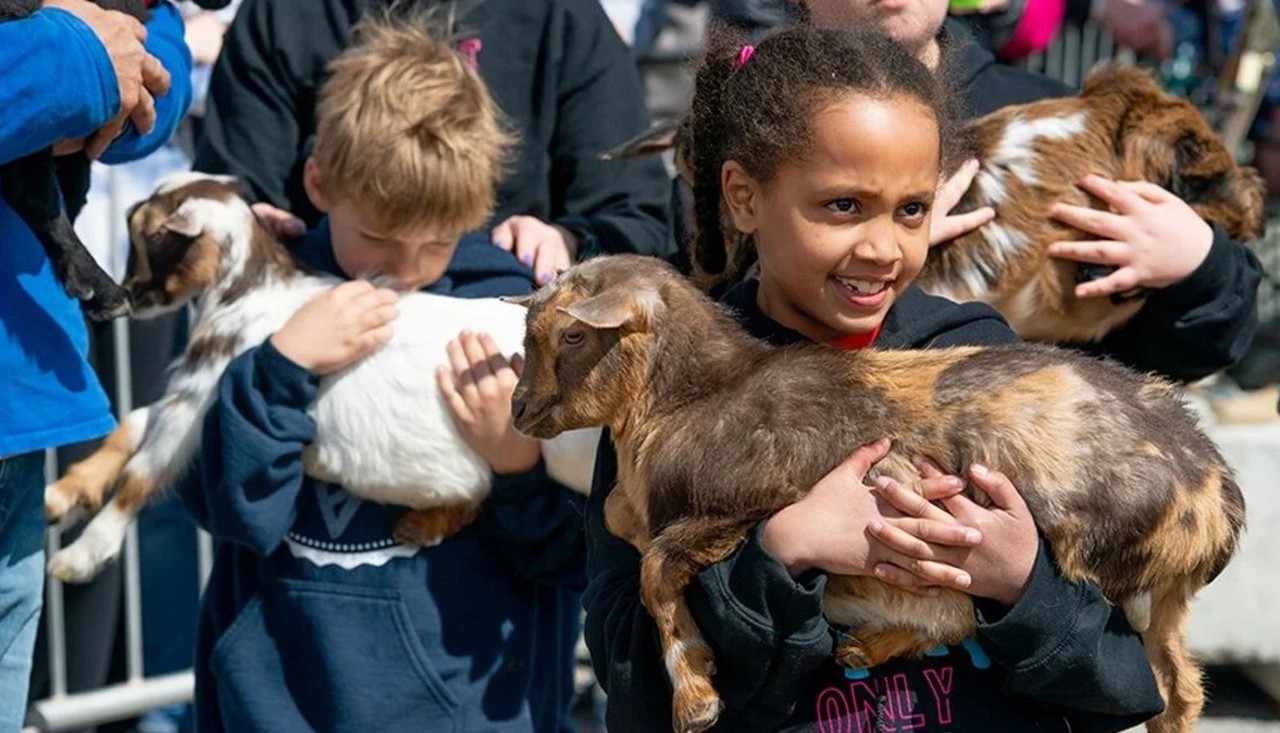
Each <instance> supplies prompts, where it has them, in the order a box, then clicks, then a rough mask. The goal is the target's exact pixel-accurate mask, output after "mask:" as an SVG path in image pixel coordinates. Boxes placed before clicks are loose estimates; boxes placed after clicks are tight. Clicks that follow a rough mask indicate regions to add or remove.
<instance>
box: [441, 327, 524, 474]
mask: <svg viewBox="0 0 1280 733" xmlns="http://www.w3.org/2000/svg"><path fill="white" fill-rule="evenodd" d="M448 351H449V364H450V365H451V368H450V367H440V368H439V369H437V370H436V381H437V382H438V383H439V384H440V392H441V393H443V394H444V401H445V404H446V405H448V407H449V412H450V413H452V414H453V422H454V424H455V425H457V426H458V432H460V433H462V438H463V440H466V441H467V445H469V446H471V449H472V450H474V451H475V452H476V453H479V454H480V457H481V458H483V459H485V461H487V462H488V463H489V465H490V466H491V467H492V468H493V472H494V473H499V474H514V473H524V472H526V471H531V470H533V467H534V466H536V465H538V458H539V457H540V456H541V455H542V444H541V443H539V442H538V441H537V440H534V439H533V438H530V437H527V436H524V435H521V434H520V433H517V432H516V429H515V426H514V425H512V423H511V393H512V392H515V389H516V382H517V381H518V380H519V379H520V372H521V371H522V370H523V369H524V360H522V359H521V358H520V356H519V355H517V356H514V357H512V359H511V361H507V359H506V357H504V356H503V355H502V352H500V351H499V350H498V345H497V344H496V343H494V341H493V339H492V338H490V337H489V335H488V334H480V335H476V334H473V333H471V332H470V331H463V332H462V333H460V334H458V338H457V339H456V340H454V341H450V342H449V346H448Z"/></svg>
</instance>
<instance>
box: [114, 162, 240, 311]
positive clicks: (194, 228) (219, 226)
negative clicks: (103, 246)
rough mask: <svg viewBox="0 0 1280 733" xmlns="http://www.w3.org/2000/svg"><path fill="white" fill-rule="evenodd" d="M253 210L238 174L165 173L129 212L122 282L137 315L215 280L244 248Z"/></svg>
mask: <svg viewBox="0 0 1280 733" xmlns="http://www.w3.org/2000/svg"><path fill="white" fill-rule="evenodd" d="M253 228H254V220H253V213H252V212H251V211H250V210H249V206H248V204H246V203H245V201H244V199H242V198H241V197H240V194H239V186H238V184H237V182H236V180H235V179H233V178H229V177H226V176H207V175H202V174H194V173H182V174H177V175H174V176H170V177H169V178H166V179H165V180H164V181H162V182H161V183H160V185H159V186H157V187H156V190H155V192H154V193H152V194H151V196H150V197H149V198H147V199H145V200H143V201H140V202H138V203H137V204H134V206H133V207H132V208H131V209H129V213H128V229H129V242H130V251H129V265H128V270H127V273H126V275H125V282H124V286H125V288H126V289H127V290H128V291H129V297H130V298H131V299H132V301H133V308H134V311H133V312H134V316H135V317H140V318H152V317H155V316H158V315H160V314H162V313H168V312H170V311H173V310H176V309H177V308H179V307H181V306H182V305H183V304H184V303H186V302H187V301H188V300H190V299H192V298H194V297H196V296H198V295H200V294H201V293H204V292H206V291H208V290H209V289H210V288H213V287H214V286H215V285H217V284H218V283H219V282H220V281H221V280H222V279H223V278H224V277H225V276H226V275H227V274H228V269H229V268H228V264H229V262H230V261H231V260H232V259H234V258H236V257H243V256H244V253H242V252H239V251H236V250H237V249H238V248H240V247H241V246H247V244H245V243H242V242H239V241H237V240H241V239H243V240H247V239H249V238H250V237H251V235H252V232H253Z"/></svg>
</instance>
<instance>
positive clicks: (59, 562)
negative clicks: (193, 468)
mask: <svg viewBox="0 0 1280 733" xmlns="http://www.w3.org/2000/svg"><path fill="white" fill-rule="evenodd" d="M201 397H202V398H203V399H201V400H200V401H199V402H197V401H196V399H195V398H193V397H191V396H184V395H183V393H181V392H179V393H178V394H175V395H171V396H168V397H165V398H164V399H163V400H162V401H161V402H160V403H159V404H157V405H154V406H153V407H152V411H151V419H150V420H149V422H148V425H147V428H146V432H145V433H144V434H143V438H142V444H141V446H140V447H139V448H138V450H137V452H136V453H134V454H133V457H132V458H130V459H129V461H128V463H126V464H125V467H124V471H123V474H122V476H121V479H120V488H119V490H118V491H117V492H116V495H115V497H113V498H112V500H111V503H109V504H108V505H107V506H106V507H105V508H104V509H103V510H102V511H101V512H99V513H98V515H97V516H96V517H94V518H93V520H92V521H90V522H89V525H88V526H87V527H85V529H84V532H83V533H81V535H80V537H79V538H77V539H76V541H75V542H73V543H72V544H71V545H70V546H68V547H64V548H62V549H61V550H59V551H58V552H56V553H54V555H53V557H52V558H50V560H49V573H50V574H52V575H53V576H54V577H56V578H58V579H60V580H63V581H67V582H72V583H82V582H85V581H87V580H89V579H91V578H93V577H94V576H95V575H97V574H98V571H99V570H101V569H102V566H103V565H105V564H106V563H107V562H108V561H110V560H111V559H112V558H114V557H115V556H116V555H117V554H118V553H119V552H120V547H121V545H122V544H123V543H124V538H125V533H126V532H127V531H128V529H129V523H130V522H132V521H133V518H134V517H135V516H137V513H138V510H140V509H141V508H142V506H143V505H144V504H146V503H147V501H148V500H149V499H150V498H151V497H152V496H153V495H155V494H156V493H157V492H159V491H162V490H164V489H166V488H168V487H169V486H170V485H171V484H172V482H173V481H174V480H175V479H176V478H177V477H178V476H179V475H180V474H181V473H182V469H184V468H186V466H187V465H188V464H189V463H190V461H191V459H192V457H193V456H194V455H195V453H196V449H197V447H198V446H199V444H200V434H201V427H202V425H203V422H204V420H203V417H204V410H205V407H206V405H207V404H208V399H207V396H204V395H202V396H201Z"/></svg>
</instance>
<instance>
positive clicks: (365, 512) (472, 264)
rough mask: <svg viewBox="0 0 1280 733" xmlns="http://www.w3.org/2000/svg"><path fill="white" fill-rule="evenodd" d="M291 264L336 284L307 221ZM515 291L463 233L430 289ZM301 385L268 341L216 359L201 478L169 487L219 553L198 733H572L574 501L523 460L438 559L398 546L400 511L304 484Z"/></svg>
mask: <svg viewBox="0 0 1280 733" xmlns="http://www.w3.org/2000/svg"><path fill="white" fill-rule="evenodd" d="M297 253H298V254H299V255H300V257H301V258H302V259H303V260H304V261H306V262H307V263H308V264H309V265H311V266H313V267H315V268H317V269H322V270H326V271H328V272H332V273H334V274H339V275H340V274H341V272H340V270H339V269H338V267H337V264H336V263H335V262H334V260H333V256H332V251H331V249H330V246H329V242H328V236H327V232H326V231H325V229H324V228H323V227H322V228H321V229H319V230H317V231H315V232H313V233H312V234H311V235H308V237H307V238H305V239H304V240H303V242H302V243H301V245H300V247H299V249H298V252H297ZM531 289H532V281H531V279H530V276H529V271H528V270H527V269H525V268H522V267H521V266H520V265H519V264H518V263H517V261H516V259H515V258H514V257H513V256H511V255H510V254H508V253H506V252H504V251H502V250H500V249H498V248H496V247H493V246H492V245H490V244H489V243H488V242H487V241H485V240H483V239H479V238H468V239H464V240H463V243H462V244H460V245H459V248H458V251H457V253H456V254H455V255H454V258H453V261H452V263H451V265H450V267H449V270H448V271H447V273H446V275H445V276H444V277H443V278H442V279H441V280H440V281H438V282H437V283H436V284H435V285H433V286H432V287H430V288H429V290H430V291H431V292H436V293H440V294H447V295H453V296H459V297H486V296H496V295H517V294H522V293H527V292H529V291H530V290H531ZM422 378H423V380H424V381H427V382H432V381H433V379H434V378H433V377H432V375H430V374H424V375H422ZM316 389H317V379H316V377H315V376H314V375H312V374H311V373H309V372H307V371H306V370H304V369H302V368H300V367H298V366H297V365H295V364H294V363H292V362H290V361H289V360H288V359H286V358H285V357H284V356H282V355H281V354H280V353H279V352H278V351H276V350H275V349H274V348H273V347H272V346H271V344H270V342H269V341H268V342H265V343H264V344H262V345H261V346H259V347H257V348H254V349H252V350H250V351H248V352H246V353H245V354H242V355H241V356H239V357H238V358H236V359H235V360H233V361H232V362H231V364H230V365H229V367H228V368H227V371H226V372H225V373H224V374H223V377H222V380H221V382H220V383H219V385H218V394H217V399H216V401H215V403H214V405H213V407H212V408H211V409H210V411H209V413H208V415H207V417H206V420H205V426H204V437H203V444H202V451H201V455H202V457H203V459H202V462H203V464H204V465H203V468H202V470H201V472H200V480H198V481H192V482H189V484H190V485H188V486H186V487H183V488H182V489H181V491H182V493H183V498H184V500H185V501H186V503H187V506H188V508H189V510H190V511H191V512H192V514H193V515H194V516H195V518H196V520H197V521H198V522H199V523H200V524H201V525H202V526H203V527H205V528H206V529H208V530H209V531H210V532H211V533H212V534H213V535H214V537H215V538H217V539H218V540H219V546H218V549H217V554H216V558H215V561H214V568H213V573H212V575H211V577H210V580H209V585H208V587H207V589H206V591H205V596H204V601H203V603H202V608H201V617H200V625H199V632H198V638H197V646H196V666H195V668H196V715H197V726H196V727H197V729H198V730H201V731H205V732H206V733H213V732H215V731H224V730H225V731H234V732H235V733H253V732H254V731H271V733H284V732H290V731H312V730H315V731H334V732H335V733H336V732H346V731H349V732H351V733H365V732H367V731H379V733H383V732H387V733H394V732H395V731H406V732H409V731H412V732H413V733H418V732H420V731H453V732H455V733H481V732H486V733H488V732H493V733H530V732H532V731H537V732H538V733H561V732H562V731H571V730H572V728H571V727H568V707H569V703H570V699H571V696H572V663H573V648H574V643H575V641H576V639H577V631H578V613H579V609H580V606H579V602H580V597H579V590H580V589H581V587H582V586H583V584H584V583H585V562H586V547H585V535H584V528H583V519H582V501H581V498H580V497H578V496H577V495H575V494H573V493H572V492H570V491H569V490H568V489H566V488H564V487H562V486H560V485H558V484H555V483H553V482H552V481H550V480H549V479H548V478H547V477H546V475H545V472H544V471H543V469H542V467H541V466H539V467H538V468H535V469H534V470H533V471H532V472H530V473H528V474H525V475H519V476H511V477H499V478H496V479H495V483H494V486H493V491H492V494H491V496H490V497H489V499H488V500H487V501H486V502H485V504H484V505H483V509H482V511H481V514H480V517H479V519H477V521H476V522H475V523H474V524H472V525H471V526H469V527H467V528H465V529H463V530H462V531H461V532H459V533H458V534H456V535H454V536H453V537H450V538H448V539H446V540H445V541H444V542H442V543H440V544H439V545H437V546H435V547H431V548H427V549H423V550H415V549H413V548H408V547H404V546H402V545H398V544H396V543H395V541H394V540H392V539H391V532H392V528H393V527H394V525H395V523H396V521H397V520H398V519H399V518H400V517H401V516H402V515H403V513H404V511H405V510H404V509H402V508H397V507H392V506H384V505H379V504H374V503H371V502H364V501H361V500H359V499H357V498H356V497H354V496H352V495H351V494H348V493H347V492H346V491H344V490H343V489H342V488H341V487H339V486H335V485H332V484H327V483H322V482H318V481H314V480H312V479H310V478H308V477H306V476H304V475H303V472H302V467H301V451H302V448H303V446H305V445H306V444H307V443H309V442H310V441H311V440H312V439H313V438H314V436H315V429H316V426H315V423H314V421H313V420H312V419H311V418H310V417H309V416H308V415H307V413H306V408H307V406H308V404H309V403H310V402H311V401H312V399H313V398H314V397H315V394H316Z"/></svg>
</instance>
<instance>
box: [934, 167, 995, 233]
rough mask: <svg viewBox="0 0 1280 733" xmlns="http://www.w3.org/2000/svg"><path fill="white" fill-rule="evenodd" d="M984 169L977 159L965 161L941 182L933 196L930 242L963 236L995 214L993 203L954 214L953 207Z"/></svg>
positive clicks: (989, 219) (992, 217)
mask: <svg viewBox="0 0 1280 733" xmlns="http://www.w3.org/2000/svg"><path fill="white" fill-rule="evenodd" d="M981 169H982V166H981V165H979V163H978V161H977V160H968V161H965V164H964V165H962V166H960V170H958V171H956V172H955V175H953V176H951V177H950V178H948V179H947V180H945V181H943V182H942V185H940V186H938V195H937V197H936V198H934V200H933V219H931V220H930V224H929V246H930V247H933V246H935V245H939V244H944V243H946V242H950V241H951V240H953V239H955V238H956V237H962V236H964V235H966V234H968V233H969V232H971V231H973V230H975V229H977V228H978V227H980V226H982V225H983V224H986V223H987V222H989V221H991V220H992V219H994V218H996V210H995V209H993V208H991V207H990V206H983V207H982V208H979V209H974V210H973V211H969V212H966V213H964V214H956V215H955V216H952V215H951V210H952V209H954V208H955V207H956V204H958V203H960V199H962V198H964V194H965V192H966V191H968V190H969V186H971V185H973V179H974V178H975V177H977V175H978V171H979V170H981Z"/></svg>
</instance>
